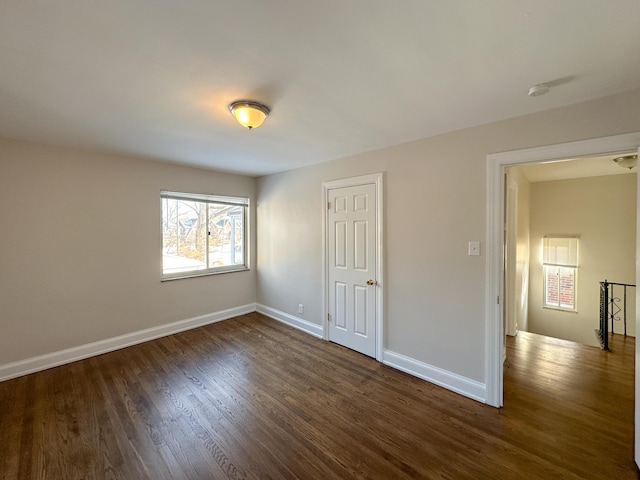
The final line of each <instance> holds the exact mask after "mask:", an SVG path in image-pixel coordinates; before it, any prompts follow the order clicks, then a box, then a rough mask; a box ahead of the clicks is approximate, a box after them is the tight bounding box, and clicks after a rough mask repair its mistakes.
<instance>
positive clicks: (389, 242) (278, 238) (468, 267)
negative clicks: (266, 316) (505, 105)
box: [257, 90, 640, 382]
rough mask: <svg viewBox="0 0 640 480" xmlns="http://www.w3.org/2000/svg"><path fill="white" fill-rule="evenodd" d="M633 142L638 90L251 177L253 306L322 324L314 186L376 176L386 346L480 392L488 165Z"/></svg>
mask: <svg viewBox="0 0 640 480" xmlns="http://www.w3.org/2000/svg"><path fill="white" fill-rule="evenodd" d="M532 101H536V99H532ZM389 121H393V119H389ZM635 131H640V90H635V91H633V92H630V93H626V94H619V95H614V96H611V97H606V98H603V99H599V100H596V101H591V102H586V103H582V104H577V105H574V106H569V107H564V108H560V109H555V110H550V111H547V112H543V113H538V114H533V115H528V116H524V117H519V118H515V119H510V120H505V121H502V122H497V123H492V124H488V125H483V126H479V127H475V128H470V129H466V130H462V131H458V132H454V133H450V134H446V135H441V136H437V137H433V138H428V139H424V140H420V141H416V142H412V143H407V144H403V145H399V146H396V147H391V148H385V149H382V150H376V151H372V152H367V153H363V154H360V155H356V156H353V157H349V158H343V159H339V160H335V161H331V162H327V163H323V164H319V165H315V166H311V167H307V168H303V169H299V170H293V171H290V172H285V173H281V174H277V175H270V176H266V177H261V178H259V179H258V242H259V244H258V251H259V256H258V290H257V300H258V302H259V303H262V304H265V305H267V306H269V307H272V308H275V309H278V310H281V311H284V312H285V313H288V314H291V315H295V316H298V315H299V314H298V313H297V309H296V307H297V305H298V303H304V304H305V313H304V315H301V316H302V317H303V318H304V319H306V320H308V321H310V322H313V323H316V324H320V322H321V318H320V317H321V310H322V309H321V303H322V298H321V291H322V285H321V282H322V248H321V237H322V205H321V184H322V182H324V181H328V180H334V179H339V178H344V177H349V176H355V175H363V174H367V173H372V172H385V225H384V228H385V251H384V255H385V270H386V277H385V282H386V285H385V289H386V297H385V309H386V310H385V318H386V324H385V331H386V338H385V339H384V345H385V347H386V348H387V349H390V350H392V351H395V352H398V353H401V354H404V355H407V356H409V357H412V358H414V359H416V360H419V361H422V362H425V363H427V364H430V365H433V366H436V367H440V368H442V369H445V370H447V371H449V372H454V373H457V374H459V375H463V376H465V377H467V378H470V379H474V380H477V381H480V382H484V379H485V372H484V365H485V363H484V345H485V344H484V342H485V319H484V311H485V310H484V307H485V305H484V299H485V258H484V249H485V247H486V245H485V244H484V239H485V170H486V155H487V154H489V153H496V152H504V151H510V150H517V149H523V148H528V147H538V146H543V145H551V144H556V143H564V142H570V141H576V140H583V139H589V138H596V137H603V136H609V135H615V134H620V133H629V132H635ZM469 240H481V241H483V244H482V256H480V257H469V256H467V242H468V241H469Z"/></svg>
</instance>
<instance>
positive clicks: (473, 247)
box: [469, 242, 480, 257]
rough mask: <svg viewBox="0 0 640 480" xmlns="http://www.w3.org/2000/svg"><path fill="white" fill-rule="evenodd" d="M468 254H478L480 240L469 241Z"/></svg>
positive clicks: (475, 255)
mask: <svg viewBox="0 0 640 480" xmlns="http://www.w3.org/2000/svg"><path fill="white" fill-rule="evenodd" d="M469 255H470V256H474V257H477V256H479V255H480V242H469Z"/></svg>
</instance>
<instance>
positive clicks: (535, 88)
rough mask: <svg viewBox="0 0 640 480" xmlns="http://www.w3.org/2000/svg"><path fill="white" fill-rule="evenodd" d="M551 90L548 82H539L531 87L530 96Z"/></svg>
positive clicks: (536, 95)
mask: <svg viewBox="0 0 640 480" xmlns="http://www.w3.org/2000/svg"><path fill="white" fill-rule="evenodd" d="M548 92H549V85H547V84H546V83H539V84H538V85H534V86H533V87H531V88H530V89H529V96H530V97H539V96H540V95H544V94H545V93H548Z"/></svg>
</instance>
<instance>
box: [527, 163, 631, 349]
mask: <svg viewBox="0 0 640 480" xmlns="http://www.w3.org/2000/svg"><path fill="white" fill-rule="evenodd" d="M636 180H637V179H636V174H635V173H633V174H627V175H613V176H607V177H592V178H581V179H573V180H559V181H553V182H540V183H533V184H531V284H530V287H529V300H530V303H529V331H530V332H533V333H539V334H542V335H549V336H552V337H557V338H564V339H567V340H572V341H575V342H580V343H585V344H588V345H599V343H598V341H597V340H596V337H595V335H594V329H596V328H598V318H599V317H598V315H599V299H600V297H599V282H601V281H603V280H604V279H607V280H609V281H611V282H619V283H631V284H635V272H636V271H635V262H634V260H635V257H636ZM555 234H567V235H577V236H579V237H580V244H579V247H578V248H579V260H578V261H579V268H578V289H577V306H578V313H573V312H562V311H558V310H553V309H548V308H543V307H542V302H543V275H542V238H543V237H544V236H545V235H555ZM618 292H619V293H622V290H619V291H618ZM616 296H617V295H616ZM627 307H628V314H629V317H628V321H627V328H628V333H629V334H630V335H632V336H635V330H636V329H635V290H633V289H632V290H629V296H628V304H627ZM615 329H616V331H617V332H622V329H623V327H622V323H621V322H616V325H615Z"/></svg>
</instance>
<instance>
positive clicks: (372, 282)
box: [367, 279, 376, 285]
mask: <svg viewBox="0 0 640 480" xmlns="http://www.w3.org/2000/svg"><path fill="white" fill-rule="evenodd" d="M375 283H376V281H375V280H372V279H369V280H367V285H374V284H375Z"/></svg>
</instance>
